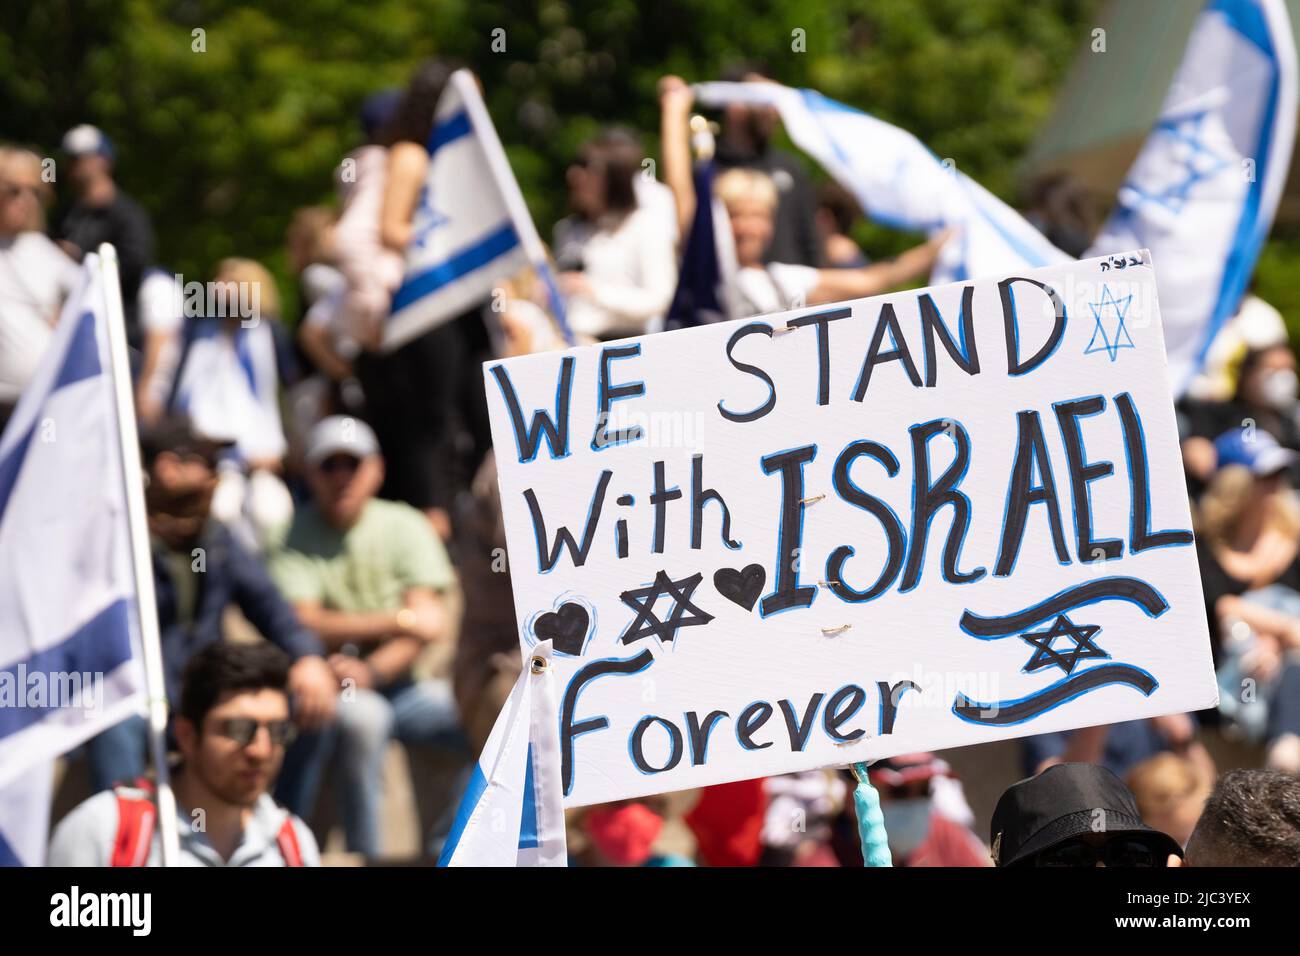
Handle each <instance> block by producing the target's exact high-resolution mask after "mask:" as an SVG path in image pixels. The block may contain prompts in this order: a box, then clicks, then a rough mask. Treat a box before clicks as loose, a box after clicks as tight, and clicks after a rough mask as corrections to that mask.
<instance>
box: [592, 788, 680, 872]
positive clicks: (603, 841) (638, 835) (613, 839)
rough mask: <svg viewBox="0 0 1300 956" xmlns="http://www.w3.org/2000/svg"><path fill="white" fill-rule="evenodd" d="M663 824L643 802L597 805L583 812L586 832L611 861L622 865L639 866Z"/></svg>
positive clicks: (646, 856)
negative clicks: (615, 805) (585, 812)
mask: <svg viewBox="0 0 1300 956" xmlns="http://www.w3.org/2000/svg"><path fill="white" fill-rule="evenodd" d="M663 825H664V821H663V817H661V816H659V815H658V814H657V813H655V812H654V811H653V810H651V809H650V808H649V807H647V806H646V805H645V804H644V803H629V804H625V805H624V806H621V807H617V808H614V809H609V808H606V807H599V808H597V809H595V810H592V811H591V812H590V813H588V814H587V833H588V835H589V836H590V837H591V839H592V840H593V841H595V843H596V846H597V848H598V849H599V850H600V852H601V853H603V854H604V855H605V857H606V858H607V859H608V860H609V861H610V862H611V863H618V864H620V865H622V866H640V865H641V864H642V863H644V862H645V861H646V860H647V859H649V858H650V847H651V846H652V845H653V844H654V842H655V840H656V839H657V838H658V836H659V831H660V830H661V829H663Z"/></svg>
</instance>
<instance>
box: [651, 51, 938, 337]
mask: <svg viewBox="0 0 1300 956" xmlns="http://www.w3.org/2000/svg"><path fill="white" fill-rule="evenodd" d="M693 102H694V94H693V93H692V92H691V88H690V86H688V85H687V84H686V82H685V81H684V80H682V79H681V78H680V77H676V76H667V77H664V78H663V79H662V80H660V81H659V103H660V109H661V117H662V124H663V128H662V138H661V140H662V149H663V165H664V179H665V180H666V181H667V183H668V187H669V188H670V189H671V190H672V191H673V196H674V198H675V199H676V200H677V223H678V229H679V231H680V233H681V235H683V236H685V235H686V234H687V233H688V232H689V231H690V225H691V221H692V220H693V218H694V216H695V206H696V203H697V201H704V202H711V201H712V199H713V198H715V197H716V198H717V199H718V200H719V201H720V202H721V204H722V207H723V208H724V209H725V216H726V219H727V224H728V225H729V226H730V228H729V229H727V228H723V229H720V230H718V240H719V246H720V247H721V248H720V249H719V252H720V259H721V260H722V261H723V262H724V264H728V265H730V266H731V267H730V268H725V266H724V271H725V272H726V273H728V274H727V275H724V281H725V282H726V284H727V290H726V291H727V298H728V300H729V301H728V307H729V310H730V311H731V316H730V317H731V318H745V317H748V316H752V315H763V314H765V313H768V312H781V311H785V310H786V309H793V308H802V307H805V306H810V305H821V304H824V303H828V302H841V301H844V300H845V299H859V298H863V297H865V296H871V295H879V294H881V293H883V292H887V291H888V290H889V289H892V288H894V287H895V286H898V285H902V284H903V283H905V282H910V281H912V280H913V279H916V278H918V277H920V276H923V275H925V274H926V273H927V272H929V270H930V267H931V266H932V265H933V264H934V261H935V259H936V258H938V255H939V249H940V248H941V247H942V246H943V244H944V243H945V242H947V241H948V239H950V238H951V236H952V233H951V231H950V230H944V231H942V232H940V233H938V234H937V235H935V236H934V238H932V239H931V240H930V241H928V242H925V243H922V244H921V245H919V246H914V247H913V248H911V249H909V250H907V251H906V252H904V253H903V254H902V255H900V256H898V257H897V258H895V259H893V260H892V261H888V262H879V263H873V264H872V265H868V266H863V267H861V268H857V269H814V268H812V267H811V266H800V265H790V264H786V263H765V262H764V261H763V254H764V253H765V252H766V251H767V247H768V244H769V243H770V242H771V240H772V234H773V229H774V224H775V217H776V207H777V204H778V202H779V201H780V195H779V193H778V191H777V188H776V184H775V183H774V182H773V181H772V179H771V177H770V176H768V175H767V174H766V173H763V172H760V171H758V170H755V169H746V168H743V167H736V168H733V169H729V170H727V171H726V172H724V173H722V174H721V175H719V176H718V177H717V179H716V180H714V183H713V191H714V196H713V197H702V198H697V197H696V195H695V184H694V181H693V179H692V175H691V152H690V139H689V137H690V130H689V122H690V113H691V106H692V104H693Z"/></svg>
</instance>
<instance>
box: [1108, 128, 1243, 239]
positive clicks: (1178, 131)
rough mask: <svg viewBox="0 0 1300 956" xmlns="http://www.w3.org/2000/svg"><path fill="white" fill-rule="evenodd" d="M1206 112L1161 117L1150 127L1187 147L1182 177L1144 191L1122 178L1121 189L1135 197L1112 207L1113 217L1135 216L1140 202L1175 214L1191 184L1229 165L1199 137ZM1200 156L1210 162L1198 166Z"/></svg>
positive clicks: (1154, 131) (1181, 206)
mask: <svg viewBox="0 0 1300 956" xmlns="http://www.w3.org/2000/svg"><path fill="white" fill-rule="evenodd" d="M1208 113H1209V110H1201V111H1200V112H1197V113H1189V114H1187V115H1185V116H1181V117H1178V118H1177V119H1161V120H1158V121H1157V122H1156V124H1155V126H1154V127H1152V133H1153V135H1155V134H1164V135H1166V136H1169V137H1171V138H1173V139H1175V140H1178V141H1179V142H1182V143H1186V144H1187V145H1188V146H1190V147H1191V153H1190V154H1188V156H1187V159H1186V163H1185V165H1186V175H1185V176H1184V177H1183V179H1181V180H1179V181H1177V182H1175V183H1172V184H1170V185H1169V186H1168V187H1167V188H1165V189H1162V190H1160V191H1159V192H1147V191H1146V190H1145V189H1143V188H1142V187H1141V186H1139V185H1138V184H1137V183H1135V182H1133V181H1131V180H1130V181H1128V182H1125V183H1124V190H1126V191H1131V192H1133V193H1135V194H1136V195H1137V201H1136V202H1134V203H1132V204H1131V205H1130V204H1127V203H1126V204H1125V205H1123V206H1122V207H1120V209H1118V210H1117V211H1116V215H1117V217H1119V218H1124V219H1127V218H1129V217H1131V216H1135V215H1136V214H1137V212H1138V210H1139V209H1141V208H1142V204H1143V203H1146V202H1152V203H1155V204H1156V205H1157V206H1162V207H1164V208H1165V209H1167V210H1169V211H1170V212H1171V213H1173V214H1174V215H1175V216H1176V215H1178V214H1180V213H1181V212H1182V211H1183V207H1184V206H1185V205H1186V204H1187V198H1188V194H1189V193H1190V192H1191V190H1192V187H1193V186H1195V185H1196V184H1197V183H1198V182H1200V181H1201V180H1203V179H1209V178H1210V177H1212V176H1214V175H1216V174H1217V173H1219V172H1220V171H1221V170H1223V169H1224V168H1226V167H1227V166H1228V165H1230V161H1229V159H1228V158H1225V157H1224V156H1221V155H1219V154H1218V153H1216V152H1215V151H1214V150H1212V149H1210V148H1209V147H1207V146H1206V145H1205V143H1204V141H1203V140H1202V139H1201V138H1200V137H1201V126H1202V124H1203V122H1204V120H1205V117H1206V115H1207V114H1208ZM1202 156H1208V157H1209V158H1210V160H1211V163H1210V164H1209V165H1208V167H1207V168H1204V169H1198V168H1197V159H1198V158H1200V157H1202Z"/></svg>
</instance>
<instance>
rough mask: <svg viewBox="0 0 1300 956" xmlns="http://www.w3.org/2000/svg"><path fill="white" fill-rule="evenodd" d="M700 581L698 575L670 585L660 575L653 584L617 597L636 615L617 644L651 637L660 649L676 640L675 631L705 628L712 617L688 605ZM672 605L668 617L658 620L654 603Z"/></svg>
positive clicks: (702, 577) (672, 581)
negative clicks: (666, 600)
mask: <svg viewBox="0 0 1300 956" xmlns="http://www.w3.org/2000/svg"><path fill="white" fill-rule="evenodd" d="M703 579H704V575H703V574H701V573H698V572H697V573H695V574H692V575H691V576H690V577H687V578H682V579H681V580H680V581H674V580H672V579H671V578H669V577H668V574H667V573H666V572H664V571H660V572H659V573H658V574H656V575H655V579H654V583H653V584H651V585H649V586H647V587H643V588H634V589H632V590H630V591H624V592H623V593H622V594H620V595H619V600H621V601H622V602H623V603H624V604H626V605H627V606H628V607H630V608H631V609H632V610H634V611H636V617H635V618H634V619H633V620H632V623H631V624H629V625H628V627H627V630H625V631H624V632H623V634H622V636H621V637H619V640H620V641H622V642H623V643H624V644H631V643H632V642H633V641H638V640H640V639H641V638H643V637H653V638H655V639H656V640H658V641H659V643H660V645H663V644H668V643H671V642H672V641H673V640H674V639H675V638H676V637H677V629H678V628H682V627H691V626H694V625H700V624H708V623H709V622H710V621H712V620H713V615H712V614H708V613H706V612H704V611H701V610H700V609H699V608H698V607H696V606H695V605H694V604H692V603H691V595H692V594H694V593H695V589H696V588H697V587H699V584H700V581H702V580H703ZM664 596H666V597H668V598H669V599H670V600H671V601H672V609H671V610H670V612H669V614H668V617H667V618H665V619H663V620H660V619H659V618H658V617H657V616H656V615H655V610H654V609H655V603H656V602H657V601H658V600H659V598H660V597H664Z"/></svg>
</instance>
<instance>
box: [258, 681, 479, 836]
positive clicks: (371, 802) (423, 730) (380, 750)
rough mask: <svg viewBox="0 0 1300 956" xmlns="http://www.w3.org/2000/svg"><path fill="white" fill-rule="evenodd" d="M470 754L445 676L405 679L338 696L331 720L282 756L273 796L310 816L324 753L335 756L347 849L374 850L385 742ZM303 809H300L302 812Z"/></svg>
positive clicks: (297, 811) (326, 761)
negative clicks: (404, 681) (414, 680)
mask: <svg viewBox="0 0 1300 956" xmlns="http://www.w3.org/2000/svg"><path fill="white" fill-rule="evenodd" d="M394 739H396V740H399V741H401V742H402V743H403V744H406V745H407V746H424V747H431V748H434V749H436V750H443V751H448V752H452V753H463V754H465V756H466V757H468V756H469V750H468V743H467V741H466V739H465V736H464V733H463V732H462V731H461V727H460V716H459V714H458V712H457V709H456V701H455V698H454V697H453V696H452V690H451V682H450V681H448V680H445V679H438V680H425V681H418V682H406V683H401V684H396V685H393V686H391V687H387V688H384V689H383V690H380V691H373V690H357V691H355V694H354V696H353V697H352V698H351V699H350V700H346V699H340V700H339V707H338V717H337V719H336V720H335V722H334V723H333V724H332V725H330V726H329V727H327V728H325V729H324V730H322V731H320V732H319V733H315V734H311V735H308V736H305V737H303V738H301V739H300V740H299V741H298V743H297V744H295V746H294V748H293V749H292V750H291V752H290V753H289V754H287V755H286V758H285V765H284V769H283V771H282V772H281V774H280V783H279V786H278V788H277V790H276V796H277V797H278V798H279V799H280V800H281V802H283V803H284V804H285V805H286V806H288V807H289V808H290V809H292V810H294V812H296V813H298V814H299V815H300V816H307V814H310V813H311V810H312V808H313V807H314V805H315V802H316V795H317V794H318V793H319V790H320V780H321V776H322V774H323V773H324V770H325V767H326V765H327V764H328V763H329V759H330V756H331V754H333V753H334V751H335V750H336V749H337V751H338V757H339V768H338V769H339V786H340V792H339V804H340V813H341V815H342V818H343V832H344V836H345V837H346V839H347V847H348V850H350V851H351V852H353V853H361V854H364V855H365V856H367V857H375V856H378V855H379V807H380V802H381V799H382V795H381V792H380V778H381V774H382V771H383V764H384V754H385V752H386V751H387V748H388V742H389V741H390V740H394ZM304 811H306V812H305V813H304Z"/></svg>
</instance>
